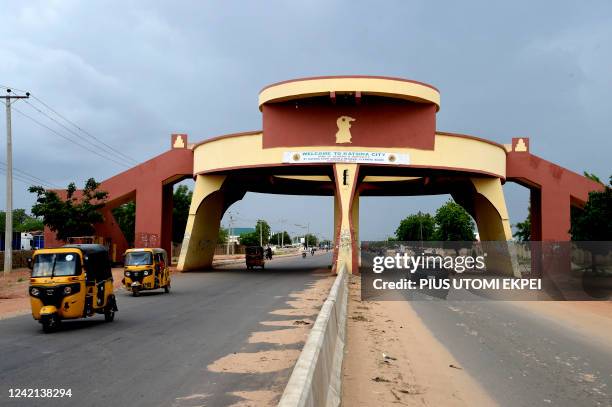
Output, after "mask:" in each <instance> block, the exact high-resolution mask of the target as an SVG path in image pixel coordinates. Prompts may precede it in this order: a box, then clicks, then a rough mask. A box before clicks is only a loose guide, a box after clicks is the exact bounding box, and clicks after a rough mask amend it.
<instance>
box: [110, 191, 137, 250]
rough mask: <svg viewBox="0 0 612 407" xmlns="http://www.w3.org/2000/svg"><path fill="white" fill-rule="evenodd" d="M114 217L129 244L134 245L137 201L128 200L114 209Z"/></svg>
mask: <svg viewBox="0 0 612 407" xmlns="http://www.w3.org/2000/svg"><path fill="white" fill-rule="evenodd" d="M112 213H113V217H114V218H115V221H116V222H117V224H118V225H119V228H120V229H121V231H122V232H123V236H125V239H126V240H127V242H128V245H129V246H130V247H131V246H134V230H135V229H136V203H135V202H134V201H132V202H128V203H126V204H123V205H121V206H118V207H116V208H115V209H113V210H112Z"/></svg>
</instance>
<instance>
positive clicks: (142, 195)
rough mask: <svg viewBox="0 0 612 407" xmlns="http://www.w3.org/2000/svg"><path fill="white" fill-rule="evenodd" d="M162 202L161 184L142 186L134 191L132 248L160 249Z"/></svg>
mask: <svg viewBox="0 0 612 407" xmlns="http://www.w3.org/2000/svg"><path fill="white" fill-rule="evenodd" d="M162 202H163V199H162V185H161V184H156V183H151V184H143V185H142V186H141V187H139V188H138V189H137V190H136V230H135V233H134V246H136V247H160V245H161V244H162V240H161V238H162V206H163V203H162Z"/></svg>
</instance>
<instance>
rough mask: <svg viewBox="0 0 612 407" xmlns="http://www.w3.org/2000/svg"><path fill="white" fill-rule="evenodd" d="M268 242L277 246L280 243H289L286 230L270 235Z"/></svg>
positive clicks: (289, 238)
mask: <svg viewBox="0 0 612 407" xmlns="http://www.w3.org/2000/svg"><path fill="white" fill-rule="evenodd" d="M270 243H271V244H273V245H277V246H280V245H281V243H282V244H284V245H290V244H291V237H290V236H289V233H287V231H284V232H282V234H281V232H278V233H274V234H273V235H272V237H270Z"/></svg>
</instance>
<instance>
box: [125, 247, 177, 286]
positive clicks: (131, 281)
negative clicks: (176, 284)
mask: <svg viewBox="0 0 612 407" xmlns="http://www.w3.org/2000/svg"><path fill="white" fill-rule="evenodd" d="M124 266H125V270H124V273H123V275H124V277H123V284H124V286H125V289H126V290H128V291H131V292H132V294H133V295H134V297H137V296H138V295H139V294H140V291H142V290H155V289H158V288H163V289H164V291H165V292H166V293H169V292H170V268H169V267H168V266H169V264H168V255H167V253H166V251H165V250H164V249H159V248H143V249H128V250H126V252H125V260H124Z"/></svg>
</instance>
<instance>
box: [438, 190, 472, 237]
mask: <svg viewBox="0 0 612 407" xmlns="http://www.w3.org/2000/svg"><path fill="white" fill-rule="evenodd" d="M434 219H435V221H436V225H437V227H436V232H435V233H434V240H437V241H472V240H476V236H475V235H474V229H475V226H474V221H473V220H472V217H471V216H470V214H469V213H467V212H466V210H465V209H463V207H462V206H461V205H459V204H457V203H455V202H453V201H451V200H449V201H448V202H446V203H445V204H444V205H442V206H441V207H440V208H438V210H437V211H436V216H435V217H434Z"/></svg>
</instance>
